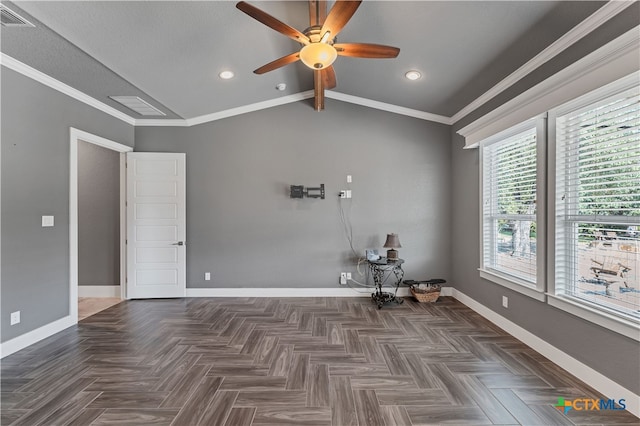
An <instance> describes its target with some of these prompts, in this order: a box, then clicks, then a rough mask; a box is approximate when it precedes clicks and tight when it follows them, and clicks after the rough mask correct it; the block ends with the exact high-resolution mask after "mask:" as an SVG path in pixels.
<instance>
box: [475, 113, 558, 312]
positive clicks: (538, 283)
mask: <svg viewBox="0 0 640 426" xmlns="http://www.w3.org/2000/svg"><path fill="white" fill-rule="evenodd" d="M546 122H547V118H546V114H542V115H540V116H537V117H534V118H531V119H529V120H526V121H524V122H521V123H519V124H517V125H515V126H512V127H510V128H509V129H507V130H504V131H502V132H499V133H497V134H495V135H493V136H490V137H488V138H486V139H484V140H483V141H481V142H480V153H479V157H480V159H479V169H480V179H479V185H480V188H479V193H480V200H479V202H480V267H479V268H478V271H479V273H480V277H482V278H484V279H486V280H489V281H491V282H493V283H495V284H498V285H501V286H503V287H507V288H509V289H511V290H513V291H516V292H518V293H521V294H524V295H526V296H529V297H531V298H534V299H536V300H539V301H541V302H544V301H545V300H546V293H545V291H546V281H547V274H546V259H547V255H546V246H547V236H548V234H547V231H546V211H547V202H546V197H547V191H546V175H547V160H546V156H547V131H546ZM534 128H535V131H536V214H535V221H536V280H535V283H532V282H530V281H527V280H525V279H522V278H519V277H517V276H514V275H510V274H508V273H506V272H502V271H498V270H495V269H491V268H488V267H486V262H485V261H486V260H487V259H485V250H484V245H485V238H484V230H485V214H484V208H483V207H484V196H485V194H484V180H485V174H484V153H485V149H487V148H488V147H489V146H491V145H493V144H496V143H500V142H501V141H504V140H505V139H507V138H509V137H512V136H515V135H517V134H519V133H522V132H525V131H527V130H530V129H534Z"/></svg>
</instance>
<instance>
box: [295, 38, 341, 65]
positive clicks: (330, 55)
mask: <svg viewBox="0 0 640 426" xmlns="http://www.w3.org/2000/svg"><path fill="white" fill-rule="evenodd" d="M337 57H338V52H337V51H336V49H335V48H334V47H333V46H331V45H330V44H327V43H309V44H307V45H306V46H304V47H303V48H302V49H301V50H300V60H301V61H302V63H303V64H305V65H306V66H308V67H309V68H311V69H314V70H321V69H324V68H327V67H329V66H331V64H333V62H334V61H335V60H336V58H337Z"/></svg>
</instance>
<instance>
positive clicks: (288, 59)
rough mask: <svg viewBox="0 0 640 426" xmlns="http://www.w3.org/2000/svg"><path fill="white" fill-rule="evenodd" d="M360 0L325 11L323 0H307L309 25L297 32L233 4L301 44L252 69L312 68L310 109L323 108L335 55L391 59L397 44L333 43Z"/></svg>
mask: <svg viewBox="0 0 640 426" xmlns="http://www.w3.org/2000/svg"><path fill="white" fill-rule="evenodd" d="M360 3H362V0H358V1H342V0H336V2H335V4H334V5H333V7H332V8H331V10H330V11H329V13H328V14H327V1H326V0H309V25H310V26H309V28H307V29H306V30H304V31H303V32H300V31H298V30H296V29H295V28H292V27H290V26H289V25H287V24H285V23H283V22H281V21H279V20H277V19H276V18H274V17H273V16H271V15H269V14H268V13H266V12H263V11H262V10H260V9H258V8H257V7H255V6H252V5H250V4H249V3H245V2H244V1H241V2H239V3H238V4H236V7H237V8H238V9H240V10H241V11H243V12H244V13H246V14H247V15H249V16H251V17H252V18H253V19H255V20H257V21H259V22H262V23H263V24H264V25H266V26H268V27H269V28H272V29H274V30H276V31H278V32H279V33H281V34H284V35H286V36H287V37H289V38H291V39H293V40H295V41H297V42H298V43H300V44H302V48H301V49H300V51H298V52H294V53H291V54H289V55H286V56H283V57H282V58H278V59H276V60H275V61H272V62H269V63H268V64H266V65H263V66H261V67H260V68H258V69H257V70H255V71H254V73H256V74H264V73H266V72H269V71H273V70H275V69H277V68H280V67H283V66H285V65H288V64H291V63H293V62H296V61H298V60H300V61H302V63H303V64H305V65H306V66H308V67H309V68H311V69H313V83H314V84H313V87H314V96H315V102H314V108H315V109H316V111H320V110H322V109H324V89H332V88H334V87H336V73H335V71H334V69H333V66H332V64H333V62H334V61H335V60H336V58H337V57H338V56H351V57H354V58H395V57H396V56H398V53H400V49H398V48H397V47H391V46H384V45H381V44H369V43H336V36H337V35H338V33H339V32H340V31H341V30H342V29H343V28H344V26H345V25H346V24H347V22H349V19H351V17H352V16H353V14H354V13H355V12H356V10H357V9H358V7H359V6H360Z"/></svg>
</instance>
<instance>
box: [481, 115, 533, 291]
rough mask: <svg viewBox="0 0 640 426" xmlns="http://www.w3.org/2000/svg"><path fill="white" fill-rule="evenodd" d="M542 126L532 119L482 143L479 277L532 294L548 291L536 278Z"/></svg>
mask: <svg viewBox="0 0 640 426" xmlns="http://www.w3.org/2000/svg"><path fill="white" fill-rule="evenodd" d="M542 124H544V121H543V120H529V121H527V122H525V123H522V124H521V125H519V126H516V127H514V128H512V129H510V130H508V131H507V132H504V133H502V134H499V135H496V136H495V137H492V138H490V139H488V140H485V141H483V142H482V143H481V149H482V154H481V155H482V204H483V205H482V267H481V274H482V275H483V277H485V278H488V279H490V280H492V281H494V282H497V283H499V284H503V285H507V286H508V287H510V288H513V289H514V290H516V291H520V292H524V293H527V294H530V295H534V294H535V293H532V292H531V291H533V292H536V291H538V292H540V293H539V295H542V293H541V291H543V290H544V287H543V286H542V284H543V281H544V280H542V279H541V280H538V267H539V265H538V253H539V243H540V241H541V239H539V238H538V235H539V228H538V225H539V221H538V219H537V211H538V209H539V205H538V199H539V198H540V197H539V196H538V192H539V184H538V180H539V178H538V175H539V167H538V154H539V152H540V151H542V152H544V151H545V150H544V148H538V147H539V145H541V144H542V143H543V142H544V141H540V139H541V138H540V137H539V134H540V133H539V129H540V128H541V127H542ZM542 139H544V138H542ZM541 193H542V192H541ZM541 276H542V277H544V274H542V275H541ZM539 286H540V287H541V288H539ZM527 289H529V290H530V291H528V290H527ZM535 296H536V297H537V296H538V295H535Z"/></svg>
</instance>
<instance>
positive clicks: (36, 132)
mask: <svg viewBox="0 0 640 426" xmlns="http://www.w3.org/2000/svg"><path fill="white" fill-rule="evenodd" d="M1 84H2V87H1V89H2V164H1V166H2V180H1V182H2V188H1V189H2V205H1V206H2V212H1V213H2V215H1V218H2V225H1V232H2V261H1V262H2V274H1V280H2V286H1V290H0V296H1V299H2V302H1V308H2V309H1V311H2V314H1V318H0V319H1V323H2V327H1V330H0V331H1V333H2V337H1V341H3V342H5V341H7V340H9V339H11V338H13V337H16V336H19V335H21V334H24V333H26V332H29V331H31V330H34V329H36V328H38V327H41V326H43V325H45V324H48V323H51V322H52V321H55V320H58V319H60V318H63V317H65V316H66V315H68V314H69V127H70V126H71V127H76V128H78V129H81V130H85V131H87V132H90V133H93V134H96V135H99V136H102V137H106V138H109V139H112V140H114V141H117V142H120V143H123V144H127V145H130V146H133V137H134V132H133V127H132V126H130V125H128V124H126V123H123V122H122V121H120V120H117V119H115V118H113V117H111V116H108V115H106V114H104V113H102V112H100V111H98V110H96V109H94V108H92V107H89V106H87V105H85V104H83V103H80V102H77V101H75V100H73V99H71V98H69V97H68V96H65V95H63V94H61V93H59V92H57V91H55V90H53V89H50V88H48V87H45V86H43V85H41V84H39V83H37V82H35V81H33V80H31V79H29V78H27V77H24V76H22V75H20V74H17V73H15V72H14V71H11V70H8V69H6V68H2V81H1ZM42 215H54V216H55V226H54V227H53V228H42V227H41V216H42ZM17 310H19V311H21V319H22V321H21V323H20V324H17V325H14V326H10V325H9V324H10V322H9V317H10V314H11V312H14V311H17Z"/></svg>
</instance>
